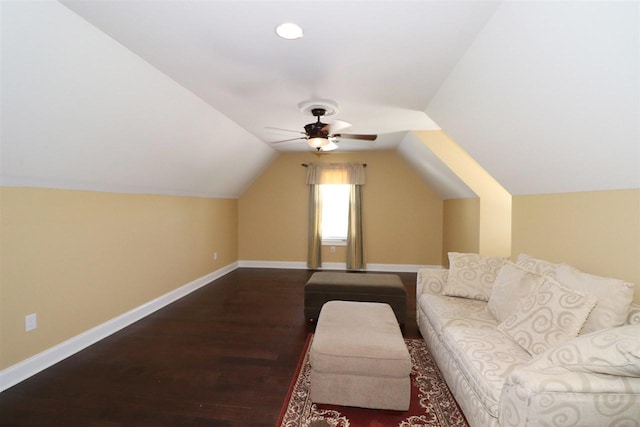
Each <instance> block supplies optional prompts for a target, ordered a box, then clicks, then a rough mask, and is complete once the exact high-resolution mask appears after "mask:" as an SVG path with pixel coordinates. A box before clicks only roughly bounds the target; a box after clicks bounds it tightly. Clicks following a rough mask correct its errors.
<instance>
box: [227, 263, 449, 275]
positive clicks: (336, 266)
mask: <svg viewBox="0 0 640 427" xmlns="http://www.w3.org/2000/svg"><path fill="white" fill-rule="evenodd" d="M238 265H239V267H240V268H290V269H293V270H306V269H307V263H306V262H304V261H254V260H242V261H238ZM421 268H443V267H442V266H441V265H421V264H375V263H372V264H367V268H366V271H370V272H374V271H381V272H395V273H417V272H418V270H419V269H421ZM346 269H347V264H346V263H344V262H324V263H322V267H321V268H320V269H319V270H346Z"/></svg>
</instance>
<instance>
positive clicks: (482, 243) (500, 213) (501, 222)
mask: <svg viewBox="0 0 640 427" xmlns="http://www.w3.org/2000/svg"><path fill="white" fill-rule="evenodd" d="M416 135H418V136H419V137H420V139H421V140H422V142H423V143H424V144H425V145H426V146H427V147H428V148H429V149H430V150H431V151H432V152H433V153H434V154H435V155H436V156H438V158H439V159H440V160H442V161H443V162H444V163H445V164H446V165H447V166H448V167H449V168H450V169H451V170H452V171H453V172H454V173H455V174H456V175H458V177H459V178H460V179H462V180H463V181H464V183H465V184H466V185H467V186H468V187H469V188H470V189H471V190H473V192H474V193H475V194H477V195H478V196H479V198H480V223H479V224H480V225H479V230H478V234H479V237H478V252H479V253H481V254H483V255H493V256H509V254H510V253H511V194H509V192H508V191H507V190H505V189H504V187H502V185H500V183H499V182H498V181H496V180H495V179H494V178H493V177H492V176H491V175H489V173H487V171H485V170H484V169H483V168H482V166H480V164H478V162H476V161H475V159H473V158H472V157H471V156H470V155H469V154H468V153H467V152H466V151H464V150H463V149H462V147H460V146H459V145H458V144H457V143H456V142H455V141H454V140H452V139H451V138H449V136H448V135H447V134H446V133H444V132H443V131H439V130H433V131H418V132H416Z"/></svg>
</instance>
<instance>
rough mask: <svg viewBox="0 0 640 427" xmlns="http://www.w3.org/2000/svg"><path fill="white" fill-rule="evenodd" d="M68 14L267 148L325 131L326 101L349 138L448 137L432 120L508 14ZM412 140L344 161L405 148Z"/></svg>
mask: <svg viewBox="0 0 640 427" xmlns="http://www.w3.org/2000/svg"><path fill="white" fill-rule="evenodd" d="M63 3H64V4H65V5H66V6H67V7H69V8H70V9H72V10H73V11H74V12H76V13H78V14H79V15H80V16H82V17H83V18H85V19H86V20H88V21H89V22H91V23H92V24H93V25H95V26H96V27H98V28H100V29H101V30H102V31H104V32H105V33H106V34H108V35H110V36H111V37H113V38H114V39H115V40H117V41H119V42H120V43H122V44H123V45H124V46H126V47H127V48H128V49H130V50H131V51H133V52H134V53H136V54H137V55H139V56H140V57H141V58H144V59H145V60H146V61H148V62H149V63H151V64H153V65H154V66H155V67H157V68H158V69H159V70H160V71H162V72H163V73H165V74H167V75H168V76H170V77H171V78H173V79H174V80H176V81H177V82H178V83H180V84H181V85H182V86H184V87H185V88H187V89H189V90H191V91H192V92H193V93H195V94H196V95H198V96H199V97H200V98H202V99H203V100H204V101H206V102H207V103H208V104H210V105H211V106H213V107H214V108H215V109H217V110H219V111H221V112H223V113H224V114H225V115H226V116H227V117H229V118H230V119H231V120H233V121H234V122H236V123H238V124H239V125H240V126H242V127H243V128H244V129H247V130H248V131H250V132H251V133H253V134H254V135H256V136H257V137H259V138H260V139H261V140H263V141H265V142H271V141H276V140H282V139H286V138H291V137H295V136H297V135H296V134H295V133H291V132H281V131H276V130H273V129H269V127H278V128H284V129H291V130H295V131H302V130H303V126H304V125H305V124H307V123H309V122H312V121H314V119H313V117H312V116H310V115H309V114H304V113H302V112H301V111H300V109H299V108H298V104H299V103H301V102H304V101H307V100H315V99H330V100H333V101H336V102H337V103H338V106H339V111H338V114H337V115H336V116H335V117H331V119H333V118H339V119H341V120H345V121H347V122H349V123H351V124H352V125H353V126H352V128H350V129H348V130H346V131H345V132H347V131H348V132H353V133H378V132H397V131H406V130H410V129H437V128H438V127H437V125H436V124H435V123H433V122H432V121H431V120H430V119H429V117H427V115H426V114H425V112H424V110H425V109H426V107H427V105H428V103H429V100H430V99H431V97H432V96H433V95H434V94H435V92H436V90H437V89H438V87H439V86H440V85H441V84H442V81H443V80H444V78H445V77H446V76H447V75H448V74H449V72H450V71H451V69H452V68H453V66H454V65H455V63H456V62H457V61H458V60H459V59H460V57H461V56H462V54H463V53H464V52H465V51H466V49H467V48H468V47H469V45H470V44H471V42H472V41H473V40H474V38H475V37H476V36H477V34H478V32H479V31H480V30H481V29H482V27H483V26H484V24H485V23H486V21H487V19H488V18H489V17H490V16H491V15H492V13H493V11H494V10H495V8H496V6H497V4H498V2H495V1H493V2H484V1H479V2H457V1H453V2H416V1H410V2H391V1H383V2H379V1H378V2H341V1H329V2H327V1H322V2H318V1H315V2H310V1H284V2H283V1H276V2H274V1H201V2H184V1H165V2H159V1H152V2H149V1H126V2H96V1H74V0H69V1H67V0H64V1H63ZM283 22H295V23H297V24H298V25H300V26H301V27H302V28H303V31H304V37H302V38H301V39H298V40H284V39H281V38H279V37H278V36H277V35H276V33H275V28H276V26H277V25H278V24H281V23H283ZM329 121H331V120H330V119H328V120H327V122H329ZM401 137H402V136H401V135H395V136H394V137H393V138H386V139H381V140H380V141H378V142H377V143H375V144H373V146H371V144H370V143H363V142H357V143H355V144H350V145H349V141H345V144H344V145H345V146H347V145H348V146H347V147H342V149H358V148H360V147H362V146H363V145H364V146H366V147H367V148H377V149H389V148H394V147H395V146H396V145H397V144H398V143H399V142H400V139H401ZM275 148H277V149H278V150H282V151H290V150H295V149H302V150H304V149H308V147H306V146H305V144H304V143H302V142H299V143H297V144H286V145H279V146H276V147H275Z"/></svg>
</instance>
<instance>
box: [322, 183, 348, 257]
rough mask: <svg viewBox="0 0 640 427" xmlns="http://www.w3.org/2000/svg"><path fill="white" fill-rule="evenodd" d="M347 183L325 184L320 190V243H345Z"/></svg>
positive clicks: (346, 229)
mask: <svg viewBox="0 0 640 427" xmlns="http://www.w3.org/2000/svg"><path fill="white" fill-rule="evenodd" d="M350 187H351V186H350V185H349V184H325V185H321V186H320V191H321V192H322V243H323V244H325V245H327V244H330V245H335V244H338V245H340V244H343V245H346V243H347V231H348V228H349V193H350V191H351V188H350Z"/></svg>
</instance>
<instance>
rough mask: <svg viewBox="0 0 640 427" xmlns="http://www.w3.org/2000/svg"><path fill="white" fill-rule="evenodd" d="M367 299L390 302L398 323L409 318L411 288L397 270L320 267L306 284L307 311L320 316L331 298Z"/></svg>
mask: <svg viewBox="0 0 640 427" xmlns="http://www.w3.org/2000/svg"><path fill="white" fill-rule="evenodd" d="M333 300H341V301H366V302H383V303H387V304H389V305H390V306H391V308H392V309H393V312H394V313H395V315H396V319H398V323H400V324H402V325H403V324H404V323H405V321H406V318H407V290H406V289H405V287H404V284H403V283H402V280H401V279H400V277H399V276H398V275H397V274H386V273H366V274H363V273H341V272H332V271H319V272H316V273H313V275H312V276H311V278H310V279H309V281H307V284H306V285H305V286H304V315H305V318H307V319H309V320H316V319H318V316H319V314H320V309H321V308H322V305H323V304H324V303H326V302H327V301H333Z"/></svg>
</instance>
